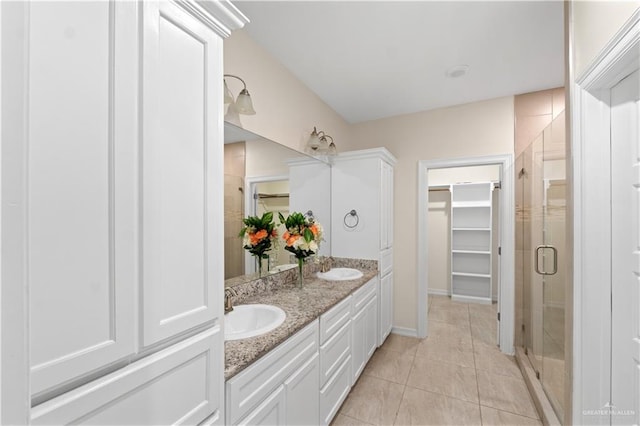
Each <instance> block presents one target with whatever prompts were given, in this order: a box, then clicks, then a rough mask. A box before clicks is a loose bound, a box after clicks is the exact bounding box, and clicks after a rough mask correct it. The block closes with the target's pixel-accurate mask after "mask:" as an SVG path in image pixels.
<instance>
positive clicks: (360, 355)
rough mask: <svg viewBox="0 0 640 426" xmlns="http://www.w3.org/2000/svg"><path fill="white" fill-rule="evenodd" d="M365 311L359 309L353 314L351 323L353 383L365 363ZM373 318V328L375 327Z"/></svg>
mask: <svg viewBox="0 0 640 426" xmlns="http://www.w3.org/2000/svg"><path fill="white" fill-rule="evenodd" d="M366 321H367V313H366V311H365V310H364V309H361V310H360V311H358V313H356V314H355V315H354V316H353V320H352V322H351V324H352V327H353V328H352V343H351V365H352V372H353V379H352V380H351V383H352V384H355V382H356V380H358V377H360V374H362V371H363V370H364V367H365V365H366V364H367V359H366V353H365V346H366V339H367V323H366ZM375 324H376V322H375V319H374V328H375Z"/></svg>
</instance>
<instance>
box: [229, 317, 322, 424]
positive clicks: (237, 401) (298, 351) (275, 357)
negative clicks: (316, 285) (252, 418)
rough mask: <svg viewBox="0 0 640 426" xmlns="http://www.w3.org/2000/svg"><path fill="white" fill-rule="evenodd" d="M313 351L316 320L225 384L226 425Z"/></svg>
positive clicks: (266, 392) (316, 335)
mask: <svg viewBox="0 0 640 426" xmlns="http://www.w3.org/2000/svg"><path fill="white" fill-rule="evenodd" d="M317 351H318V322H317V320H316V321H314V322H312V323H311V324H309V325H308V326H306V327H305V328H303V329H302V330H301V331H299V332H298V333H296V334H295V335H293V336H292V337H290V338H289V339H288V340H286V341H285V342H284V343H282V344H281V345H279V346H278V347H276V348H275V349H273V350H272V351H270V352H269V353H268V354H267V355H265V356H264V357H263V358H261V359H260V360H258V361H257V362H255V363H254V364H253V365H251V366H250V367H249V368H247V369H246V370H245V371H243V372H241V373H240V374H238V375H237V376H235V377H233V378H231V379H230V380H229V381H228V382H227V384H226V408H227V414H226V417H227V419H226V420H227V421H226V423H228V424H236V423H237V422H238V420H240V419H241V418H242V417H244V416H245V415H246V414H247V413H249V412H250V411H251V410H253V409H254V408H255V407H256V406H257V405H258V404H259V403H260V402H261V401H263V400H264V399H265V398H266V397H267V396H268V395H269V394H271V393H272V392H273V390H274V389H276V388H277V387H278V386H280V385H281V384H282V383H283V382H284V380H285V379H286V378H287V377H288V376H289V375H290V374H291V373H293V372H294V371H296V369H298V368H299V367H300V366H302V364H303V363H305V362H306V361H307V360H308V359H309V358H311V357H312V356H313V354H314V353H316V352H317Z"/></svg>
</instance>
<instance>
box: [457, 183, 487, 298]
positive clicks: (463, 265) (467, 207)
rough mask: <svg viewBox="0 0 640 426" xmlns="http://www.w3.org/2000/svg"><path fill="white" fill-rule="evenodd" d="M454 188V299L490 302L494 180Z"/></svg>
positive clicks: (459, 185)
mask: <svg viewBox="0 0 640 426" xmlns="http://www.w3.org/2000/svg"><path fill="white" fill-rule="evenodd" d="M450 190H451V298H452V299H453V300H462V301H467V302H478V303H487V304H490V303H491V296H492V289H491V270H492V268H491V241H492V236H491V232H492V230H491V224H492V217H493V216H492V202H491V201H492V192H493V183H492V182H479V183H466V184H454V185H451V187H450Z"/></svg>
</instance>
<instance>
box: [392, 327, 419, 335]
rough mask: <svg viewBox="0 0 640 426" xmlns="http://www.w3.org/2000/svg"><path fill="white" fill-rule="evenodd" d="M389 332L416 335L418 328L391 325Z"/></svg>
mask: <svg viewBox="0 0 640 426" xmlns="http://www.w3.org/2000/svg"><path fill="white" fill-rule="evenodd" d="M391 333H393V334H397V335H399V336H407V337H418V330H416V329H415V328H406V327H393V328H392V329H391Z"/></svg>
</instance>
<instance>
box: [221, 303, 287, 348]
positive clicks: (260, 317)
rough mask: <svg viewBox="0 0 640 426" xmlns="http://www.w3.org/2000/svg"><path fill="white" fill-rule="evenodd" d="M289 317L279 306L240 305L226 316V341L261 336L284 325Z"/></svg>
mask: <svg viewBox="0 0 640 426" xmlns="http://www.w3.org/2000/svg"><path fill="white" fill-rule="evenodd" d="M286 317H287V315H286V314H285V313H284V311H283V310H282V309H280V308H278V307H277V306H271V305H260V304H255V305H238V306H234V307H233V311H231V312H229V313H228V314H226V315H225V316H224V340H239V339H246V338H249V337H255V336H259V335H261V334H264V333H268V332H269V331H271V330H273V329H275V328H276V327H278V326H279V325H280V324H282V323H283V322H284V320H285V318H286Z"/></svg>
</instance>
